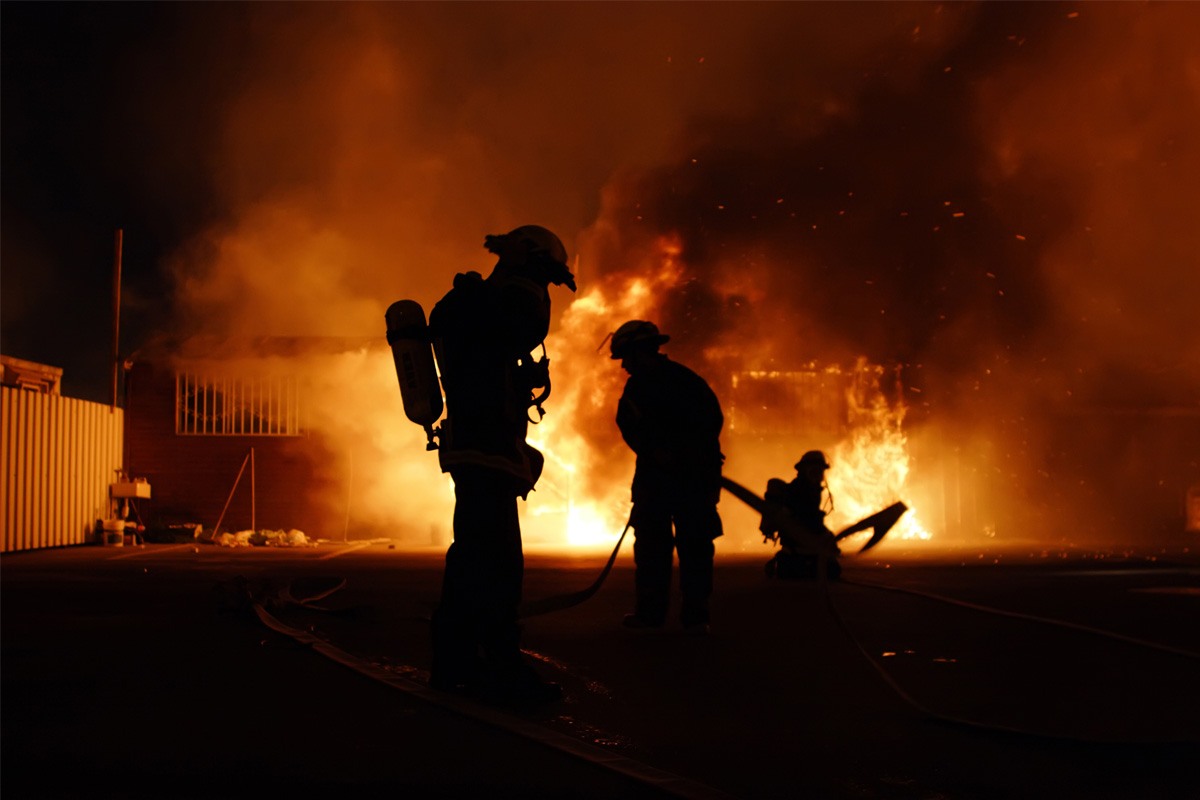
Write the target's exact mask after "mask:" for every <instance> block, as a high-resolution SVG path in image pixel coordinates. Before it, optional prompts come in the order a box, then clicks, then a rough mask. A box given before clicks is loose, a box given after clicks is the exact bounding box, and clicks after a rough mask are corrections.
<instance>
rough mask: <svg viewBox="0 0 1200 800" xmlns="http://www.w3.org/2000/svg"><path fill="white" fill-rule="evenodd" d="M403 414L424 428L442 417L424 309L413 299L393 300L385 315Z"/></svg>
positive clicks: (440, 388)
mask: <svg viewBox="0 0 1200 800" xmlns="http://www.w3.org/2000/svg"><path fill="white" fill-rule="evenodd" d="M384 319H385V321H386V322H387V340H388V344H390V345H391V347H392V360H393V361H394V362H395V365H396V377H397V379H398V380H399V381H400V396H401V398H402V399H403V400H404V415H405V416H406V417H408V418H409V419H410V420H411V421H413V422H415V423H416V424H418V425H421V426H423V427H424V428H426V429H427V430H428V429H429V428H430V427H431V426H432V425H433V423H435V422H437V421H438V419H439V418H440V417H441V416H442V387H441V384H439V383H438V376H437V367H436V366H435V365H434V361H433V345H432V344H431V343H430V341H429V326H428V325H427V324H426V322H425V309H423V308H421V304H420V303H417V302H416V301H414V300H400V301H397V302H395V303H392V304H391V306H389V307H388V310H387V312H386V313H385V314H384Z"/></svg>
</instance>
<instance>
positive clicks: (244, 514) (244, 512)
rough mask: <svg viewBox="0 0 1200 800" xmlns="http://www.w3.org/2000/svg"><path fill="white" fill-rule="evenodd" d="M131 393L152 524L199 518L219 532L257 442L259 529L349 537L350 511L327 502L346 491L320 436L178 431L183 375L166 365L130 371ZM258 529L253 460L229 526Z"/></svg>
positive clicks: (130, 431) (132, 430)
mask: <svg viewBox="0 0 1200 800" xmlns="http://www.w3.org/2000/svg"><path fill="white" fill-rule="evenodd" d="M125 395H126V397H125V447H126V451H125V468H126V470H127V471H128V473H129V474H130V475H131V476H133V477H139V478H146V479H147V480H149V482H150V485H151V491H152V495H153V496H152V498H151V499H150V500H148V501H145V500H144V501H141V502H140V504H139V506H138V510H139V512H140V513H141V516H142V518H143V520H144V521H145V522H146V524H147V525H168V524H175V523H199V524H201V525H203V526H204V528H205V530H211V528H212V527H213V526H214V525H215V524H216V522H217V520H218V518H220V516H221V510H222V508H224V506H225V503H226V501H227V499H229V497H230V491H231V489H233V486H234V481H235V480H236V479H237V477H238V471H239V469H241V467H242V463H243V461H244V460H245V458H246V454H247V452H248V451H249V449H250V448H251V447H253V448H254V464H255V470H254V527H255V528H257V529H258V530H263V529H271V530H276V529H285V530H286V529H291V528H298V529H300V530H302V531H304V532H305V533H306V534H307V535H309V536H310V537H327V538H331V537H335V536H336V537H338V538H340V537H341V535H342V534H343V530H342V528H343V524H342V523H341V522H339V519H342V518H343V515H344V510H342V511H341V512H339V511H338V510H336V509H332V508H329V507H327V506H326V505H325V504H324V503H323V502H322V501H321V499H320V498H322V497H326V496H334V497H336V496H338V494H339V489H338V487H337V479H336V476H333V475H331V474H329V473H328V470H327V469H325V468H324V467H323V465H324V464H327V463H329V458H328V456H327V449H326V447H325V445H324V443H323V441H322V439H321V437H320V436H319V435H317V434H310V435H307V436H301V437H272V436H191V435H189V436H180V435H177V434H176V433H175V372H174V370H173V369H172V368H171V367H169V366H167V365H163V364H158V363H153V362H137V363H135V364H134V365H133V368H132V369H131V370H130V371H129V372H127V373H126V386H125ZM343 494H344V492H343ZM250 527H251V474H250V466H249V464H247V466H246V469H245V472H244V474H243V475H242V478H241V481H240V483H239V484H238V488H237V490H236V491H235V492H234V493H233V497H232V500H231V501H230V503H229V509H228V510H227V511H226V512H225V517H224V521H223V522H222V523H221V530H222V531H237V530H244V529H248V528H250Z"/></svg>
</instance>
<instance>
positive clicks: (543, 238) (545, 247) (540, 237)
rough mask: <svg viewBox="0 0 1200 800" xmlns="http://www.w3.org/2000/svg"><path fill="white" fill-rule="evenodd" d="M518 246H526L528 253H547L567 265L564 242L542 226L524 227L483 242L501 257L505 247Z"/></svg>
mask: <svg viewBox="0 0 1200 800" xmlns="http://www.w3.org/2000/svg"><path fill="white" fill-rule="evenodd" d="M517 244H521V245H525V246H526V247H527V248H528V251H527V252H530V253H545V254H546V255H548V256H549V257H550V258H551V259H552V260H553V261H555V262H557V263H559V264H564V265H565V264H566V263H567V248H565V247H563V243H562V240H561V239H559V238H558V237H557V236H555V235H554V233H553V232H552V231H550V230H549V229H547V228H543V227H542V226H541V225H522V226H521V227H519V228H513V229H512V230H511V231H509V232H508V233H502V234H498V235H490V236H486V237H484V240H483V246H484V247H486V248H487V249H488V251H489V252H492V253H495V254H496V255H501V251H502V250H503V249H505V245H517Z"/></svg>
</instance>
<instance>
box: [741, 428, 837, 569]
mask: <svg viewBox="0 0 1200 800" xmlns="http://www.w3.org/2000/svg"><path fill="white" fill-rule="evenodd" d="M829 467H830V465H829V459H828V458H826V457H825V453H823V452H822V451H820V450H809V451H808V452H807V453H805V454H804V455H802V456H800V460H799V461H797V462H796V464H795V469H796V477H795V478H793V479H792V480H791V481H790V482H784V481H782V480H779V479H778V478H772V479H771V480H770V481H768V482H767V491H766V493H765V494H764V495H763V499H764V500H765V501H766V506H767V510H766V511H764V513H763V518H762V523H761V525H760V526H759V529H760V530H761V531H762V533H763V535H764V536H766V537H767V538H768V539H774V540H778V542H779V544H780V549H779V552H777V553H776V554H775V556H774V557H773V558H772V559H771V560H770V561H769V562H767V570H766V571H767V575H769V576H771V577H775V576H776V575H777V576H778V577H780V578H788V579H805V578H817V577H819V576H820V574H821V570H822V569H824V570H825V575H826V577H829V578H836V577H837V576H838V575H839V574H840V573H841V565H840V564H839V563H838V560H837V558H838V556H840V555H841V551H840V550H839V548H838V546H837V540H836V538H835V537H834V534H833V532H832V531H831V530H829V528H828V527H827V526H826V525H825V517H826V516H827V515H828V514H829V512H831V511H833V494H832V493H831V492H830V491H829V486H828V484H827V483H826V481H825V473H826V471H828V470H829Z"/></svg>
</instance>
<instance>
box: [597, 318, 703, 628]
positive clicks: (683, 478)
mask: <svg viewBox="0 0 1200 800" xmlns="http://www.w3.org/2000/svg"><path fill="white" fill-rule="evenodd" d="M669 338H670V337H668V336H665V335H663V334H661V333H659V331H658V327H657V326H655V325H654V323H652V322H645V321H643V320H631V321H630V322H626V323H625V324H623V325H622V326H621V327H620V328H618V329H617V332H616V333H615V334H613V337H612V345H611V352H612V357H613V358H614V359H620V361H621V366H622V367H623V368H624V369H625V371H626V372H628V373H629V380H628V381H627V382H626V383H625V391H624V393H623V394H622V395H621V401H620V404H619V405H618V407H617V427H619V428H620V429H621V436H622V437H624V439H625V442H626V443H627V444H628V445H629V447H630V449H632V450H633V452H634V453H636V454H637V466H636V468H635V471H634V475H633V490H632V495H633V513H632V515H631V517H630V519H631V524H632V526H633V530H634V544H633V557H634V564H635V568H636V569H635V578H634V583H635V589H636V601H637V602H636V606H635V610H634V613H632V614H629V615H627V616H626V617H625V621H624V624H625V625H626V626H627V627H630V628H649V627H660V626H661V625H662V624H663V623H664V622H665V621H666V617H667V609H668V606H669V602H670V593H671V569H672V561H673V557H674V551H675V550H678V551H679V588H680V591H681V593H682V595H683V607H682V609H681V611H680V621H681V622H682V623H683V626H684V628H685V629H687V630H688V631H690V632H695V633H707V632H708V625H709V607H708V604H709V597H710V596H711V595H712V585H713V551H714V547H713V541H714V540H715V539H716V538H717V537H718V536H720V535H721V533H722V529H721V517H720V516H719V515H718V514H717V501H718V500H719V499H720V495H721V464H722V463H723V462H724V460H725V457H724V456H723V455H722V454H721V444H720V435H721V427H722V426H723V425H724V422H725V417H724V415H723V414H722V413H721V405H720V403H719V402H718V400H717V396H716V395H715V394H714V393H713V391H712V389H711V388H709V385H708V384H707V383H706V382H705V381H704V379H703V378H701V377H700V376H699V375H697V374H696V373H695V372H692V370H690V369H688V368H687V367H685V366H683V365H682V364H678V363H676V362H674V361H672V360H671V359H669V358H667V356H666V355H665V354H663V353H660V352H659V351H658V348H659V346H660V345H662V344H664V343H665V342H666V341H667V340H668V339H669ZM672 526H673V531H672Z"/></svg>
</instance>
